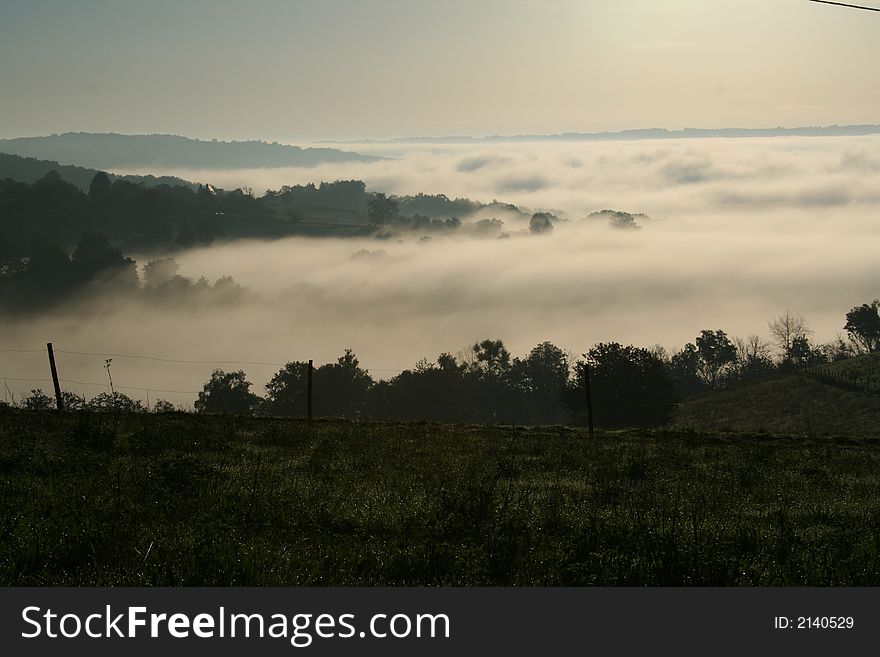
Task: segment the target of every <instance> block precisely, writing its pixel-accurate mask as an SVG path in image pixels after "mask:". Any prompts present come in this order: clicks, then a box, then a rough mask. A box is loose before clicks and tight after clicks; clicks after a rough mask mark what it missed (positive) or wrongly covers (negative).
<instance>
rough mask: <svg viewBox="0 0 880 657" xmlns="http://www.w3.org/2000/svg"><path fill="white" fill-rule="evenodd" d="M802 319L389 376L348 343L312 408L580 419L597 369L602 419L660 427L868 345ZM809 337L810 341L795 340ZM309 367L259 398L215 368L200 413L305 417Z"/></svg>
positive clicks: (470, 355)
mask: <svg viewBox="0 0 880 657" xmlns="http://www.w3.org/2000/svg"><path fill="white" fill-rule="evenodd" d="M876 305H877V304H875V305H873V306H872V305H867V306H860V307H857V308H854V309H853V311H861V309H862V308H865V307H867V308H869V309H871V308H873V309H874V311H876ZM856 314H857V315H858V316H860V314H859V312H856ZM786 316H790V317H791V315H790V313H785V314H784V315H783V316H782V317H786ZM848 317H850V315H848ZM774 322H777V323H778V322H779V320H774ZM794 325H796V327H797V328H798V329H799V331H800V336H799V337H798V338H795V339H794V340H793V344H794V346H793V347H792V348H791V349H789V350H788V352H782V353H780V355H779V357H778V358H776V359H773V357H772V347H771V345H770V343H768V342H766V341H764V340H763V339H761V338H760V337H758V336H754V335H753V336H749V337H748V338H746V339H741V338H730V337H728V335H727V334H726V333H725V332H724V331H722V330H720V329H715V330H710V329H706V330H703V331H701V332H700V334H699V335H698V336H697V337H696V339H695V340H694V341H693V342H689V343H687V344H686V345H685V346H684V347H683V348H681V349H679V350H676V351H674V352H672V353H669V352H667V351H666V350H665V349H663V348H662V347H654V348H652V349H647V348H644V347H637V346H633V345H623V344H620V343H617V342H607V343H598V344H596V345H594V346H593V347H592V348H590V350H589V351H588V352H587V353H585V354H583V357H582V358H576V357H574V356H573V355H571V354H570V353H568V352H566V351H564V350H563V349H561V348H559V347H558V346H556V345H554V344H552V343H551V342H542V343H540V344H538V345H536V346H535V347H534V348H532V349H531V350H530V351H529V352H528V353H527V354H525V355H524V356H522V357H517V356H514V355H512V354H511V353H510V351H509V350H508V349H507V347H506V346H505V345H504V343H503V341H502V340H500V339H485V340H482V341H480V342H476V343H474V344H472V345H471V346H470V347H468V348H467V349H466V350H464V351H463V352H461V353H459V354H457V355H453V354H449V353H441V354H440V355H439V356H437V358H436V359H435V360H434V361H429V360H427V359H422V360H421V361H419V362H418V363H417V364H416V366H415V367H413V368H412V369H407V370H404V371H403V372H400V373H399V374H397V375H396V376H394V377H392V378H390V379H387V380H376V379H374V378H373V376H372V375H371V374H370V372H369V371H368V370H366V369H364V368H362V367H361V365H360V362H359V360H358V358H357V356H356V355H355V354H354V352H353V351H352V350H350V349H346V350H345V352H344V354H343V355H342V356H340V357H339V358H338V359H337V361H336V362H334V363H329V364H326V365H321V366H319V367H315V368H314V370H313V373H312V383H313V386H314V388H313V389H314V398H313V411H314V414H315V415H316V416H318V417H322V416H323V417H342V418H348V419H352V420H362V419H379V420H399V421H436V422H448V423H480V424H519V425H553V424H578V425H582V424H584V423H585V422H586V415H587V398H586V378H585V377H586V376H587V372H588V371H589V376H590V383H591V389H592V403H593V409H594V420H595V423H596V426H599V427H602V428H606V429H614V428H626V427H661V426H664V425H666V424H668V423H669V422H670V420H671V418H672V415H673V413H674V410H675V408H676V405H677V404H678V403H679V402H681V401H682V400H684V399H686V398H689V397H693V396H695V395H701V394H706V393H709V392H711V391H714V390H720V389H723V388H728V387H732V386H738V385H742V384H747V383H749V382H752V381H755V380H757V379H759V378H760V377H766V376H769V375H772V374H774V373H777V372H778V373H780V374H785V373H786V372H788V371H789V370H790V369H791V368H792V367H793V366H794V365H796V364H799V365H801V366H807V365H815V364H821V363H830V362H833V361H835V360H841V359H844V358H848V357H851V356H853V355H855V354H856V353H859V351H860V349H861V347H859V346H858V345H857V344H855V343H854V344H852V345H851V346H847V345H845V344H843V343H840V342H836V343H835V342H832V343H829V344H827V345H813V344H811V343H809V341H808V340H806V338H804V337H803V334H805V333H807V332H808V331H809V329H808V327H807V325H806V320H804V319H803V318H802V317H800V316H797V321H796V322H794ZM802 340H805V341H806V342H805V344H804V345H802V346H798V345H799V341H802ZM801 349H802V350H803V352H804V353H805V354H808V357H807V356H804V355H803V354H801V353H800V351H799V350H801ZM308 376H309V365H308V363H307V362H303V361H292V362H288V363H287V364H286V365H285V366H284V367H283V368H282V369H280V370H279V371H278V372H276V373H275V375H274V376H273V377H272V379H271V380H270V381H269V383H268V384H267V385H266V392H267V394H266V396H265V397H258V396H256V395H254V394H253V393H251V392H250V388H251V383H250V382H249V381H247V378H246V375H245V373H244V372H243V371H240V370H239V371H236V372H231V373H226V372H223V371H222V370H217V371H215V372H214V373H213V374H212V376H211V379H210V380H209V381H208V382H207V383H206V384H205V386H204V390H203V392H202V393H200V394H199V400H198V401H197V402H196V410H197V411H198V412H204V413H239V414H257V415H269V416H281V417H303V416H305V415H306V410H307V408H306V407H307V386H308Z"/></svg>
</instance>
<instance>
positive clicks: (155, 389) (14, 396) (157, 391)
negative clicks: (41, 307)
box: [0, 343, 406, 411]
mask: <svg viewBox="0 0 880 657" xmlns="http://www.w3.org/2000/svg"><path fill="white" fill-rule="evenodd" d="M47 347H48V350H49V355H50V363H51V361H52V359H53V354H62V355H64V356H73V357H78V358H94V359H96V360H100V362H101V363H106V361H107V360H108V359H120V360H126V359H129V360H137V361H149V362H153V363H164V364H178V365H196V366H206V367H209V368H211V369H210V370H208V371H206V372H204V373H203V374H202V377H203V378H202V380H206V379H207V378H208V377H209V376H210V374H211V372H213V371H214V369H221V368H242V367H250V366H260V367H271V368H284V367H286V366H287V364H288V363H290V362H294V361H286V362H280V361H279V362H275V361H262V360H210V359H186V358H169V357H164V356H152V355H143V354H130V353H119V352H101V351H76V350H72V349H61V348H57V347H54V346H52V343H49V344H47ZM0 354H34V355H35V356H37V355H38V356H39V357H40V358H41V359H44V358H45V357H46V354H47V349H46V348H42V349H40V348H0ZM300 362H306V361H305V360H303V361H300ZM308 362H309V363H310V364H311V363H312V361H311V360H308ZM0 365H2V364H0ZM38 367H45V363H44V364H41V365H36V364H34V365H33V366H32V367H30V368H29V369H33V370H36V369H37V368H38ZM361 367H362V369H364V370H366V371H367V372H371V373H372V372H377V373H383V374H400V373H401V372H403V371H405V369H406V368H383V367H375V368H374V367H364V366H361ZM78 369H79V368H78ZM50 370H51V368H50ZM58 370H60V372H61V375H59V376H58V378H57V381H58V383H59V384H63V385H64V386H67V387H68V388H65V390H64V391H63V392H64V393H71V392H73V391H71V390H69V386H78V387H87V388H100V389H102V391H103V392H106V393H108V394H110V395H112V394H113V392H114V391H115V390H118V391H126V392H127V393H131V394H126V396H127V397H129V398H132V399H135V400H137V401H141V400H145V401H146V407H145V408H146V409H147V410H152V409H153V408H154V407H155V405H153V404H151V403H150V402H151V400H153V401H154V402H158V401H159V400H160V399H159V398H157V397H156V395H177V396H186V397H188V398H189V399H188V400H179V401H178V402H177V403H176V404H174V405H175V407H176V408H178V409H179V410H187V411H191V410H193V402H194V401H195V399H196V398H197V397H198V395H199V394H200V393H201V392H203V391H204V390H203V389H202V390H181V389H177V388H164V387H159V386H144V385H121V384H119V383H114V384H112V385H111V383H110V381H109V380H108V381H103V382H99V381H83V380H79V379H71V378H66V377H65V376H63V372H64V363H61V362H59V364H58ZM118 371H119V370H118V369H117V370H114V373H118ZM117 375H118V374H117ZM0 378H2V379H3V401H4V402H5V403H6V404H8V405H10V406H19V405H21V403H22V400H23V399H25V398H26V397H27V395H28V394H32V393H33V392H34V391H35V390H40V391H41V392H44V394H47V393H46V392H45V391H44V390H43V388H44V387H45V388H46V389H47V390H48V391H49V392H51V391H52V386H54V383H55V382H54V380H53V377H52V376H51V375H50V376H34V377H21V376H9V375H7V374H6V373H5V372H3V371H2V369H0ZM123 380H125V379H123ZM10 384H12V385H10ZM73 394H76V393H73ZM80 396H84V395H80Z"/></svg>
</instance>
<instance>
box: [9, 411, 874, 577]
mask: <svg viewBox="0 0 880 657" xmlns="http://www.w3.org/2000/svg"><path fill="white" fill-rule="evenodd" d="M878 473H880V440H878V439H877V438H872V437H868V436H865V437H861V438H854V437H846V436H824V437H816V436H813V437H807V436H804V435H780V434H768V433H760V432H758V433H751V434H743V433H739V434H737V433H723V432H695V431H688V430H684V429H670V430H666V431H654V432H650V431H641V430H640V431H622V432H598V433H597V434H596V436H595V437H594V438H590V437H589V436H588V435H587V433H586V432H585V431H584V430H581V429H573V428H567V427H561V426H559V427H556V426H552V427H540V428H524V427H511V426H493V427H485V426H456V425H439V424H429V423H356V422H346V421H338V420H316V421H314V422H312V423H308V422H306V421H304V420H295V419H272V418H242V417H222V416H201V415H192V414H184V413H168V414H129V415H125V414H112V413H107V414H99V413H91V412H81V413H67V414H63V415H59V414H57V413H54V412H25V411H21V410H16V409H8V410H4V411H2V412H0V583H2V584H4V585H19V586H25V585H39V586H42V585H114V586H123V585H124V586H140V585H147V586H181V585H233V586H243V585H317V586H323V585H346V586H360V585H382V586H384V585H390V586H402V585H415V586H453V585H458V586H494V585H500V586H511V585H515V586H529V585H538V586H557V585H561V586H570V585H612V586H619V585H626V586H645V585H648V586H654V585H721V586H728V585H740V586H783V585H784V586H825V585H877V584H880V476H878Z"/></svg>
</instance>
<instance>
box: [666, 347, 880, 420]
mask: <svg viewBox="0 0 880 657" xmlns="http://www.w3.org/2000/svg"><path fill="white" fill-rule="evenodd" d="M878 384H880V355H877V354H875V355H869V356H859V357H857V358H851V359H849V360H845V361H841V362H839V363H833V364H831V365H827V366H822V367H821V368H818V369H817V370H813V371H805V372H801V373H792V374H788V375H779V376H775V377H772V378H768V379H764V380H761V381H757V382H755V383H752V384H747V385H742V386H739V387H735V388H731V389H728V390H722V391H718V392H714V393H708V394H706V395H703V396H700V397H698V398H695V399H690V400H688V401H686V402H684V403H683V404H682V405H681V407H680V408H679V409H678V410H677V412H676V417H675V424H676V425H677V426H679V427H689V428H693V429H700V430H706V429H711V430H732V431H747V432H759V431H766V432H768V433H787V434H807V435H841V434H848V435H856V436H877V437H880V385H878Z"/></svg>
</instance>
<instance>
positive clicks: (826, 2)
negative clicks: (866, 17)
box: [810, 0, 880, 11]
mask: <svg viewBox="0 0 880 657" xmlns="http://www.w3.org/2000/svg"><path fill="white" fill-rule="evenodd" d="M810 2H818V3H820V4H823V5H837V6H838V7H849V8H850V9H864V10H865V11H880V9H878V8H877V7H863V6H861V5H848V4H846V3H845V2H831V0H810Z"/></svg>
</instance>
